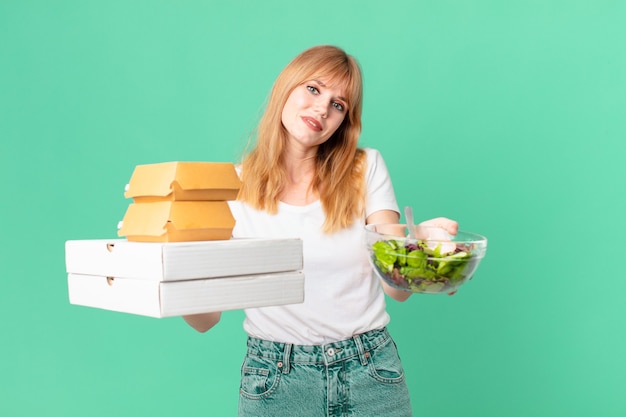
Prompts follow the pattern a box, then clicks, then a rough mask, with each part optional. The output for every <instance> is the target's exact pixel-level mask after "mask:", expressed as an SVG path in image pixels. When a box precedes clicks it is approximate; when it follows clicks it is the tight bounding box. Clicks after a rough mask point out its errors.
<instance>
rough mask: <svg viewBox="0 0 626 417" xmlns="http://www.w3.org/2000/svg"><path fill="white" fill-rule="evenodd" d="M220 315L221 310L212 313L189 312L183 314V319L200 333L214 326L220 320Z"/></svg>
mask: <svg viewBox="0 0 626 417" xmlns="http://www.w3.org/2000/svg"><path fill="white" fill-rule="evenodd" d="M220 317H222V312H221V311H215V312H212V313H201V314H190V315H187V316H183V319H184V320H185V321H186V322H187V324H188V325H190V326H191V327H193V328H194V329H196V330H197V331H199V332H200V333H204V332H206V331H208V330H209V329H211V328H212V327H213V326H215V325H216V324H217V322H219V321H220Z"/></svg>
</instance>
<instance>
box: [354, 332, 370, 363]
mask: <svg viewBox="0 0 626 417" xmlns="http://www.w3.org/2000/svg"><path fill="white" fill-rule="evenodd" d="M352 339H353V340H354V344H355V345H356V349H357V350H358V351H359V359H361V365H363V366H365V365H367V354H366V353H365V348H364V347H363V342H362V341H361V335H360V334H355V335H354V336H352Z"/></svg>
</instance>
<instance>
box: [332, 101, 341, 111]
mask: <svg viewBox="0 0 626 417" xmlns="http://www.w3.org/2000/svg"><path fill="white" fill-rule="evenodd" d="M333 106H334V107H335V108H336V109H337V110H339V111H343V104H341V103H338V102H334V103H333Z"/></svg>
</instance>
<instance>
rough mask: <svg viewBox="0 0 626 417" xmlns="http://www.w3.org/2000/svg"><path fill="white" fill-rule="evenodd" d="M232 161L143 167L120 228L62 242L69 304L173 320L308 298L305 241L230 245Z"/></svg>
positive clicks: (235, 182) (234, 185)
mask: <svg viewBox="0 0 626 417" xmlns="http://www.w3.org/2000/svg"><path fill="white" fill-rule="evenodd" d="M240 186H241V183H240V181H239V178H238V176H237V173H236V170H235V167H234V165H233V164H231V163H216V162H167V163H161V164H150V165H139V166H137V167H136V168H135V170H134V172H133V174H132V176H131V179H130V182H129V184H128V185H127V188H126V192H125V196H126V197H127V198H132V199H133V202H132V203H131V204H130V205H129V206H128V209H127V211H126V214H125V215H124V219H123V221H122V222H121V226H120V228H119V231H118V235H119V236H125V237H126V239H95V240H70V241H67V242H66V244H65V252H66V267H67V272H68V289H69V297H70V303H72V304H77V305H83V306H89V307H96V308H102V309H107V310H114V311H120V312H126V313H133V314H140V315H146V316H151V317H169V316H180V315H186V314H197V313H204V312H211V311H224V310H233V309H242V308H252V307H261V306H271V305H283V304H293V303H301V302H302V301H303V300H304V275H303V273H302V241H300V240H299V239H233V238H231V235H232V230H233V228H234V225H235V219H234V218H233V216H232V213H231V212H230V208H229V206H228V201H229V200H233V199H235V198H236V197H237V193H238V192H239V188H240Z"/></svg>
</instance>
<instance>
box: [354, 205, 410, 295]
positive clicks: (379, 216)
mask: <svg viewBox="0 0 626 417" xmlns="http://www.w3.org/2000/svg"><path fill="white" fill-rule="evenodd" d="M399 221H400V215H399V214H398V213H397V212H395V211H393V210H380V211H377V212H375V213H372V214H370V215H369V216H368V217H367V219H365V223H366V224H384V223H392V224H396V223H398V222H399ZM380 283H381V284H382V286H383V290H384V291H385V294H387V295H388V296H389V297H391V298H393V299H394V300H396V301H406V300H407V299H408V298H409V297H410V296H411V293H410V292H408V291H402V290H399V289H397V288H393V287H391V286H390V285H388V284H387V283H386V282H385V281H383V280H382V279H381V280H380Z"/></svg>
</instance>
